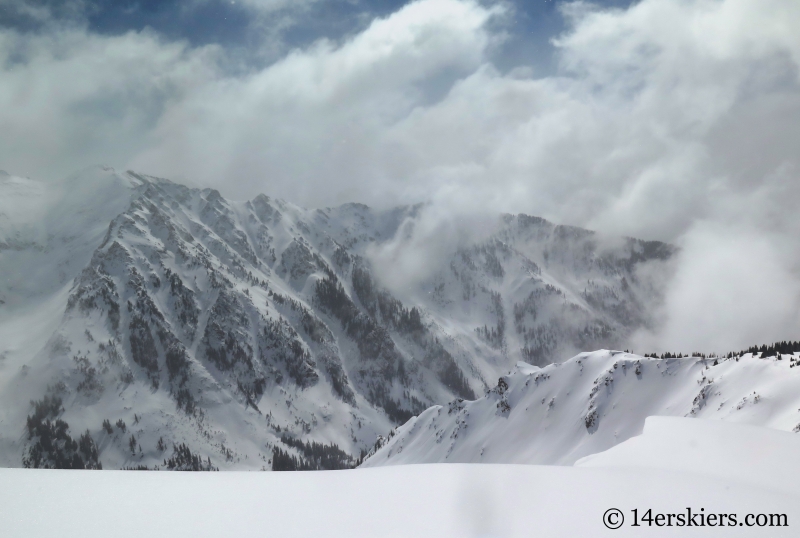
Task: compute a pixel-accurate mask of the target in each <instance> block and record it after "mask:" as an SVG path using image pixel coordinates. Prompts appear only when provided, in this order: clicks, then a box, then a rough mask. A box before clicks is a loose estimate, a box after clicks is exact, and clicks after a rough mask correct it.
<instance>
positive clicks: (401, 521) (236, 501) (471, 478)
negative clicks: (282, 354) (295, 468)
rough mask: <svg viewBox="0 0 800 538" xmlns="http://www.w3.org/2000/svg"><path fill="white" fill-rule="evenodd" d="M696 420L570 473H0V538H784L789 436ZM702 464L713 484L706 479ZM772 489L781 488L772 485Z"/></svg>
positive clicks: (793, 493)
mask: <svg viewBox="0 0 800 538" xmlns="http://www.w3.org/2000/svg"><path fill="white" fill-rule="evenodd" d="M687 422H689V424H687ZM699 424H701V421H689V420H687V419H679V420H664V419H660V420H659V419H656V420H655V421H648V425H647V427H646V428H645V432H644V435H643V436H642V437H641V438H637V439H632V440H630V441H628V442H626V443H623V444H622V445H620V446H619V447H617V448H616V449H614V450H611V451H609V452H607V453H604V454H599V455H597V456H596V457H595V458H593V459H592V460H587V462H586V463H584V462H582V465H580V466H576V467H563V466H536V465H436V464H434V465H410V466H405V467H386V468H378V469H356V470H349V471H330V472H313V473H124V472H114V471H111V472H104V473H93V472H90V471H40V470H21V469H0V482H1V483H2V484H3V486H4V487H3V488H0V506H3V510H0V528H2V529H3V535H4V536H8V537H10V538H17V537H23V536H24V537H26V538H36V537H45V536H54V535H58V536H65V537H73V536H74V537H78V536H80V537H86V536H91V537H94V536H106V535H108V534H109V532H111V533H113V535H114V536H119V537H139V536H173V537H183V536H186V537H192V538H198V537H206V536H207V537H216V536H245V535H250V534H253V532H256V533H259V532H261V533H267V534H270V535H273V534H274V535H280V536H289V537H317V536H325V537H331V538H336V537H348V538H349V537H353V536H386V537H411V536H413V537H422V538H424V537H431V538H434V537H435V538H447V537H459V538H463V537H481V536H504V537H516V536H519V537H523V536H525V537H527V536H547V537H570V538H572V537H576V536H581V537H582V536H602V535H604V534H606V533H609V535H611V534H613V535H614V536H698V537H700V536H702V537H707V536H720V537H721V536H724V537H729V536H776V537H781V536H795V535H796V534H797V530H796V528H795V527H796V526H797V524H798V521H800V519H798V518H800V509H798V506H800V503H798V501H800V492H798V489H797V486H796V485H794V484H797V483H800V481H799V480H798V478H800V464H798V460H797V457H796V456H797V453H798V450H800V446H798V442H800V439H798V438H796V437H793V436H790V435H788V434H783V435H781V434H780V432H773V431H770V430H767V429H765V428H752V427H744V426H741V425H736V424H726V425H721V426H720V427H717V425H716V424H708V422H707V421H703V422H702V427H697V426H698V425H699ZM722 426H725V427H722ZM776 433H777V435H776ZM719 435H722V436H723V438H724V440H725V441H726V442H727V443H729V445H730V447H733V448H730V449H729V450H727V451H726V452H728V455H727V457H725V458H722V459H720V458H719V454H720V451H719V449H720V448H721V447H719V446H718V445H717V444H715V443H717V439H718V436H719ZM662 443H666V444H662ZM685 446H689V447H693V448H692V449H691V450H690V451H684V453H683V454H682V455H681V457H680V459H679V460H676V459H675V458H672V457H671V454H670V451H671V450H672V449H679V450H680V447H685ZM736 447H739V448H738V449H737V448H736ZM756 447H758V448H760V449H761V450H762V451H763V452H764V453H765V454H767V453H768V454H769V455H770V456H769V457H771V458H772V459H774V460H775V461H779V462H781V464H780V466H774V465H773V466H766V467H761V468H760V469H759V472H758V473H757V474H753V475H752V477H751V476H745V475H747V473H748V471H747V469H746V468H747V466H748V465H750V464H753V463H754V462H755V463H756V464H757V463H758V461H763V458H762V459H761V460H759V459H758V457H757V456H755V455H754V453H753V451H754V450H755V448H756ZM754 457H756V459H753V458H754ZM589 461H590V462H591V466H590V465H589V463H588V462H589ZM644 463H646V465H644ZM709 465H712V466H714V467H715V473H716V474H714V475H709V473H708V472H706V469H707V466H709ZM695 471H698V472H695ZM717 471H719V472H718V473H717ZM751 478H752V479H753V480H751ZM782 483H785V484H787V488H786V489H780V488H775V487H774V485H776V484H782ZM792 483H794V484H792ZM610 508H617V509H620V510H622V512H623V515H624V516H625V523H624V524H623V526H622V527H621V528H620V529H618V530H614V531H608V530H607V529H606V528H605V527H604V526H603V514H604V513H605V512H606V510H608V509H610ZM648 508H649V509H652V510H653V512H654V515H655V514H657V513H665V514H668V513H673V514H677V513H681V514H686V513H687V508H691V509H692V511H693V513H699V512H701V511H702V512H703V513H704V514H709V513H715V514H717V513H724V514H734V515H735V516H736V518H737V523H738V522H743V521H744V520H745V517H746V516H747V515H748V514H786V516H787V522H788V524H789V526H788V527H769V528H752V527H746V526H738V524H737V525H735V526H725V527H710V526H703V527H694V526H693V527H675V526H673V527H671V528H667V527H656V526H655V525H654V526H653V527H648V526H646V525H642V526H639V527H632V526H631V524H632V522H633V521H632V517H633V516H632V513H631V510H633V509H638V510H639V511H640V515H641V514H642V513H643V512H644V511H645V510H647V509H648ZM673 521H674V522H677V520H676V519H674V520H673ZM697 521H698V520H697V519H695V522H697ZM729 521H730V520H729V519H726V523H728V522H729ZM762 521H763V519H762ZM640 525H641V524H640Z"/></svg>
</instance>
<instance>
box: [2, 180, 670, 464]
mask: <svg viewBox="0 0 800 538" xmlns="http://www.w3.org/2000/svg"><path fill="white" fill-rule="evenodd" d="M84 175H86V176H88V177H90V178H91V182H90V183H91V185H95V184H97V183H98V182H99V183H100V184H102V185H106V186H107V185H116V186H118V187H115V188H116V189H117V190H118V191H119V192H118V193H117V194H116V195H115V196H116V197H113V201H114V203H110V202H109V203H107V204H106V206H104V208H103V209H102V211H101V209H100V208H97V207H93V206H92V205H91V204H90V203H88V202H87V203H86V205H87V209H86V210H85V212H84V217H83V219H84V220H85V221H86V222H87V223H91V226H89V224H86V225H85V226H84V227H85V229H86V230H87V233H86V239H85V240H84V242H91V241H92V239H91V238H92V237H95V236H96V239H95V241H96V242H97V243H96V246H93V247H92V248H94V251H93V252H91V253H90V256H91V259H88V260H87V259H84V258H81V256H85V257H87V258H88V255H89V254H87V253H84V251H86V248H85V247H82V250H81V249H78V250H66V251H60V250H57V249H56V250H54V252H56V253H58V255H59V256H62V257H64V258H65V259H67V260H68V261H69V263H67V264H65V265H64V267H66V268H67V269H69V268H71V267H74V268H73V269H71V270H72V271H73V273H76V274H72V275H71V276H70V275H69V274H68V273H69V271H68V270H67V273H66V274H67V276H69V278H66V279H64V278H62V280H65V282H64V284H63V285H61V286H60V287H59V285H57V284H55V283H52V282H48V283H47V285H48V286H51V287H52V292H51V294H50V295H49V296H48V297H50V299H48V301H49V302H47V301H44V299H42V300H41V301H39V302H40V303H41V304H44V302H47V304H48V305H49V306H48V308H50V309H51V310H53V309H58V311H59V312H61V313H63V317H61V319H60V321H59V322H58V323H57V324H56V325H55V326H54V327H43V328H41V329H40V330H41V331H42V333H41V335H42V336H43V337H44V338H46V339H47V344H46V345H45V346H44V348H42V349H41V351H39V352H38V354H36V356H35V357H33V358H30V359H27V358H26V359H24V360H23V359H22V358H20V359H18V360H17V361H16V362H14V361H11V362H14V364H9V365H7V366H8V367H6V368H4V371H3V372H2V375H3V376H4V377H3V387H4V388H3V393H2V394H0V399H2V403H3V404H4V405H5V406H6V409H7V411H6V412H5V414H3V415H2V416H1V418H0V420H2V421H1V422H0V458H2V460H1V461H0V463H3V464H5V465H12V466H18V465H21V464H22V463H23V462H26V464H28V465H31V466H58V465H59V464H58V463H57V462H62V461H66V460H64V458H68V459H69V461H70V462H71V463H70V464H71V465H73V466H80V465H81V464H82V465H84V466H86V467H89V466H94V467H97V466H100V465H101V464H102V466H103V468H125V467H128V468H131V467H133V468H137V467H148V468H154V467H158V468H165V469H167V468H199V469H211V468H223V469H227V468H242V469H261V468H265V469H270V468H272V467H273V466H274V461H278V460H279V461H280V462H281V468H291V467H292V465H295V466H296V467H297V468H318V467H320V466H321V465H323V463H321V462H325V463H324V466H326V468H327V467H336V466H349V465H351V464H352V463H353V461H355V458H356V457H357V456H358V455H359V453H360V452H361V451H362V450H364V449H365V448H367V447H369V446H372V444H373V443H374V441H375V439H376V437H377V436H378V434H380V433H386V432H388V431H389V430H390V429H391V428H392V427H393V426H395V425H397V424H401V423H403V422H405V421H406V420H408V419H409V418H410V417H412V416H414V415H417V414H419V413H420V412H422V411H423V410H425V409H426V408H427V407H429V406H431V405H434V404H437V403H443V402H447V401H450V400H453V399H455V398H461V399H464V400H470V399H474V398H475V397H476V396H477V395H479V394H482V393H483V391H484V390H485V389H486V388H487V387H488V386H489V382H490V380H494V379H497V376H498V375H499V373H500V372H502V371H506V370H507V369H508V367H509V366H510V365H512V364H514V363H515V362H516V361H517V360H520V359H524V360H527V361H529V362H532V363H535V364H539V365H545V364H548V363H550V362H553V361H554V360H556V359H558V358H559V357H563V356H569V353H571V352H573V351H575V350H579V349H586V348H596V347H601V346H603V345H612V344H614V343H617V342H621V341H623V340H624V339H625V338H626V337H627V336H628V335H629V333H630V332H631V331H633V330H636V329H638V328H641V327H642V326H644V325H646V324H647V323H649V321H650V320H649V318H648V316H647V312H648V311H649V307H650V306H651V304H652V301H653V300H654V298H656V299H657V297H658V290H657V289H654V288H649V287H648V285H647V283H646V282H644V281H643V280H642V279H641V278H639V274H638V268H639V267H640V266H642V265H643V264H646V263H650V262H654V263H661V262H664V261H667V260H668V259H669V258H670V256H671V255H672V254H673V250H674V249H673V248H672V247H670V246H669V245H665V244H662V243H656V242H643V241H638V240H635V239H621V240H617V241H616V242H614V243H613V244H609V243H608V242H607V241H606V240H604V239H602V238H599V237H598V236H596V235H595V234H593V233H592V232H589V231H586V230H581V229H578V228H571V227H566V226H556V225H553V224H550V223H549V222H547V221H544V220H542V219H538V218H535V217H528V216H525V215H517V216H505V217H503V219H502V222H501V224H500V226H499V228H498V231H497V232H496V233H495V234H494V235H493V236H492V237H490V238H489V239H488V240H486V241H484V242H482V243H480V244H474V245H472V246H470V247H468V248H463V249H461V250H459V251H458V252H456V253H455V254H454V255H453V256H451V257H450V258H449V259H448V260H447V264H446V265H445V266H443V267H441V268H436V270H434V271H432V272H431V274H433V275H434V276H433V277H431V278H429V279H427V280H425V281H423V282H420V283H418V284H416V285H415V286H416V287H415V288H414V289H412V290H409V292H408V293H407V294H405V295H404V296H397V295H396V294H393V293H392V292H390V291H389V290H388V289H387V288H386V287H385V286H383V285H382V284H381V275H378V274H375V270H374V268H373V265H372V264H371V263H370V258H369V256H368V253H369V249H370V248H372V247H374V246H375V245H380V244H382V243H384V242H386V241H390V240H392V239H393V238H395V236H396V235H397V234H398V233H400V229H401V227H402V226H403V225H404V224H405V223H408V222H412V223H413V222H414V220H415V219H417V218H418V215H419V212H420V211H421V210H422V208H421V207H419V206H415V207H401V208H396V209H393V210H389V211H374V210H371V209H370V208H368V207H366V206H363V205H358V204H346V205H344V206H340V207H336V208H325V209H320V210H307V209H303V208H300V207H297V206H294V205H292V204H289V203H287V202H284V201H281V200H273V199H271V198H269V197H267V196H264V195H260V196H258V197H256V198H255V199H253V200H251V201H248V202H231V201H228V200H225V199H224V198H223V197H222V196H221V195H220V193H219V192H217V191H215V190H210V189H205V190H199V189H190V188H187V187H184V186H181V185H178V184H175V183H172V182H169V181H167V180H163V179H158V178H153V177H148V176H143V175H140V174H136V173H133V172H127V173H124V174H121V173H116V172H114V171H112V170H107V169H93V170H91V171H88V172H86V173H84ZM72 181H73V182H74V183H75V184H76V185H77V188H76V189H74V190H75V191H76V192H79V193H80V192H84V193H91V192H92V187H91V185H89V187H85V188H83V189H82V188H80V187H81V181H89V180H82V179H81V177H80V176H77V177H76V178H74V179H73V180H72ZM120 186H121V187H120ZM114 192H116V191H114ZM109 196H110V195H109ZM114 204H117V205H119V206H121V209H120V211H119V212H117V213H115V214H114V216H113V218H108V220H110V223H109V222H108V220H107V221H106V225H105V226H106V230H107V231H106V232H105V236H104V237H102V238H101V237H99V236H97V232H96V230H97V229H98V228H97V226H98V224H97V223H98V222H99V221H101V220H102V219H103V218H104V216H105V215H106V214H107V213H108V212H109V211H111V210H112V209H113V208H114V207H117V206H115V205H114ZM92 211H94V213H92ZM86 215H88V216H86ZM69 218H70V217H69V214H64V215H63V216H62V219H64V220H67V221H68V220H69ZM74 226H75V224H74V223H73V227H74ZM92 230H95V231H94V232H92V233H94V234H95V235H92V234H91V233H89V231H92ZM75 233H76V234H79V233H80V230H76V231H75ZM73 235H74V234H73ZM7 236H8V234H6V240H4V243H2V244H1V245H0V249H6V250H9V249H11V247H9V246H8V245H11V244H12V243H10V242H9V240H8V237H7ZM82 244H83V243H81V245H82ZM13 245H17V246H16V247H14V249H15V250H14V256H16V257H14V258H9V257H6V258H3V257H2V256H4V255H5V254H4V252H3V251H0V265H2V266H3V268H4V269H7V268H11V266H13V265H14V263H16V261H15V260H17V258H18V257H19V254H18V253H19V250H20V249H24V248H27V247H25V245H24V244H23V242H20V241H18V242H17V243H13ZM37 245H38V246H37ZM39 247H41V245H39V244H34V246H32V247H31V248H32V249H34V250H35V251H36V253H37V254H36V255H37V256H39V258H37V259H40V260H42V261H44V262H46V260H47V259H48V258H47V255H48V251H47V249H46V248H44V247H43V248H39ZM36 249H38V250H36ZM79 254H80V255H79ZM78 263H80V264H82V268H81V269H78V268H77V265H78ZM34 277H35V275H34ZM73 277H74V280H72V281H70V278H73ZM28 285H29V287H35V286H33V283H30V282H29V283H28ZM17 290H18V288H17ZM13 293H15V292H14V290H13V289H12V290H6V295H9V294H12V295H13ZM14 300H15V301H16V302H17V303H24V301H25V294H24V293H17V295H15V296H14ZM30 301H33V299H30ZM37 301H38V299H37ZM59 301H61V302H59ZM37 304H39V303H37ZM53 311H55V310H53ZM8 326H10V325H8ZM0 331H2V325H0ZM0 346H2V344H0ZM39 347H41V346H39ZM3 351H4V350H3V349H2V348H0V353H3ZM0 366H2V363H0ZM29 402H33V404H29ZM54 402H58V403H57V404H56V403H54ZM498 409H499V408H498ZM503 412H506V413H507V412H508V410H505V411H503ZM26 417H27V418H28V427H25V420H26ZM31 417H33V418H34V419H35V420H34V422H35V424H33V425H31ZM48 421H49V422H48ZM53 421H58V424H59V425H58V426H56V422H53ZM50 423H52V424H51V425H50V426H48V425H47V424H50ZM47 428H51V429H53V428H56V429H57V428H61V430H63V431H62V433H63V435H61V436H60V437H59V436H58V435H56V434H55V433H54V434H52V435H49V434H48V435H49V437H47V438H48V439H50V438H52V439H59V441H57V442H55V441H54V442H49V441H48V442H46V443H45V442H43V441H42V435H41V433H40V432H42V431H45V430H47ZM61 430H59V431H61ZM47 431H50V430H47ZM53 431H55V430H53ZM73 438H75V439H80V442H79V443H78V444H79V445H80V446H77V445H76V446H77V448H75V447H73V446H72V445H73V444H75V443H77V441H74V440H73ZM43 443H44V444H43ZM48 443H49V444H48ZM45 445H46V446H45ZM292 458H294V462H295V463H294V464H293V463H291V461H292ZM80 462H82V463H80Z"/></svg>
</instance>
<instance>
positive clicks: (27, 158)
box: [0, 0, 800, 350]
mask: <svg viewBox="0 0 800 538" xmlns="http://www.w3.org/2000/svg"><path fill="white" fill-rule="evenodd" d="M798 28H800V2H796V1H795V0H640V1H635V2H630V1H605V2H595V3H588V2H583V1H560V0H556V1H539V0H528V1H519V2H512V1H504V0H481V1H478V0H415V1H412V2H403V1H397V0H375V1H367V0H293V1H289V0H235V1H230V0H228V1H218V0H184V1H181V2H177V1H155V0H153V1H140V2H135V1H112V0H102V1H95V2H92V1H89V0H60V1H55V0H52V1H51V0H0V168H2V169H5V170H7V171H8V172H11V173H14V174H17V175H22V176H29V177H34V178H38V179H45V180H50V181H55V180H58V179H59V178H63V177H64V176H67V175H69V174H70V173H72V172H74V171H75V170H78V169H81V168H84V167H86V166H89V165H93V164H100V163H102V164H107V165H110V166H113V167H115V168H118V169H122V170H125V169H135V170H138V171H141V172H144V173H149V174H153V175H157V176H162V177H169V178H172V179H175V180H177V181H182V182H186V183H189V184H192V185H197V186H203V187H206V186H209V187H215V188H218V189H219V190H220V191H221V192H222V193H223V194H224V195H226V196H228V197H230V198H233V199H247V198H251V197H253V196H255V195H256V194H257V193H261V192H264V193H266V194H269V195H272V196H277V197H281V198H284V199H287V200H290V201H292V202H296V203H299V204H301V205H305V206H309V207H320V206H330V205H335V204H339V203H344V202H350V201H358V202H363V203H367V204H370V205H374V206H378V207H386V206H389V205H393V204H398V203H417V202H421V201H424V202H428V203H429V208H430V209H429V211H428V221H429V222H428V223H427V225H425V226H420V227H419V230H420V231H419V234H429V235H437V234H441V233H442V231H443V230H445V231H446V230H449V229H452V228H453V222H457V223H459V224H458V226H459V227H463V228H465V229H469V228H470V223H473V224H472V226H474V227H480V226H481V225H482V224H481V223H483V222H485V218H486V215H488V214H496V213H499V212H511V213H518V212H522V213H527V214H533V215H538V216H542V217H545V218H548V219H550V220H553V221H555V222H559V223H566V224H573V225H578V226H584V227H588V228H591V229H595V230H599V231H601V232H604V233H607V234H621V235H628V236H635V237H641V238H644V239H658V240H663V241H669V242H672V243H675V244H677V245H679V246H680V247H681V255H680V260H679V263H678V264H677V265H676V267H675V269H674V272H673V273H671V274H670V275H669V276H668V277H667V276H664V277H663V278H665V279H666V278H669V282H670V285H669V292H668V293H667V296H666V299H665V301H664V304H663V305H662V306H661V310H662V311H661V312H660V319H661V320H662V323H660V324H659V326H658V327H656V328H653V330H650V331H645V332H643V333H642V334H639V335H637V337H636V343H637V344H638V345H640V346H645V347H647V346H649V347H651V348H652V347H662V348H671V349H675V348H680V349H683V350H686V349H725V350H728V349H732V348H736V347H737V346H748V345H751V344H752V343H755V342H766V341H770V340H775V339H786V338H793V339H798V338H800V334H798V333H799V332H800V330H799V329H800V321H799V320H800V316H799V315H800V309H799V308H798V306H799V305H800V301H799V298H800V278H799V276H798V275H799V274H800V248H799V245H798V241H797V239H796V238H797V237H800V219H798V216H797V207H798V205H799V203H800V162H798V161H800V157H798V155H800V152H798V148H799V147H800V32H798V31H797V29H798ZM424 239H425V238H424V237H423V238H419V237H418V238H416V239H415V240H414V241H412V242H411V243H409V245H407V248H408V249H409V255H410V256H411V255H413V256H417V257H419V258H421V259H424V258H425V256H426V255H427V254H428V253H426V251H425V250H424V248H423V247H418V246H419V245H426V244H431V242H430V241H425V240H424Z"/></svg>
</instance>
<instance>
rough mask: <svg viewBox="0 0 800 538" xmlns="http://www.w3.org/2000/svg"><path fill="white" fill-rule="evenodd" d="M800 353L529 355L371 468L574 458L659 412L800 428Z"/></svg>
mask: <svg viewBox="0 0 800 538" xmlns="http://www.w3.org/2000/svg"><path fill="white" fill-rule="evenodd" d="M799 357H800V353H794V354H791V355H789V354H784V355H781V354H776V355H774V356H772V357H764V358H762V357H761V354H753V353H745V354H740V355H733V354H731V356H730V357H725V358H703V357H685V358H670V359H660V358H654V357H652V358H651V357H640V356H637V355H633V354H629V353H624V352H620V351H607V350H603V351H597V352H594V353H581V354H579V355H577V356H575V357H573V358H571V359H570V360H568V361H566V362H564V363H561V364H551V365H548V366H545V367H544V368H538V367H535V366H531V365H529V364H525V363H519V364H518V365H517V366H516V368H515V369H514V371H513V372H512V373H510V374H508V375H505V376H502V377H500V379H499V380H498V383H497V385H496V386H495V387H494V388H492V389H491V390H489V391H487V393H486V395H485V396H484V397H483V398H480V399H478V400H475V401H471V402H470V401H464V400H454V401H452V402H450V403H449V404H447V405H437V406H434V407H431V408H430V409H428V410H426V411H425V412H424V413H422V414H421V415H419V416H418V417H415V418H413V419H411V420H410V421H408V422H407V423H406V424H404V425H403V426H402V427H400V428H398V429H397V430H396V431H395V432H392V434H391V437H390V438H388V439H380V440H379V442H378V443H377V444H376V447H375V449H374V450H373V453H371V454H370V455H369V457H368V458H367V459H366V461H365V462H364V463H363V464H362V466H363V467H375V466H383V465H395V464H408V463H444V462H452V463H528V464H558V465H571V464H573V463H575V462H576V461H577V460H578V459H580V458H583V457H585V456H588V455H590V454H595V453H598V452H601V451H604V450H607V449H609V448H611V447H613V446H615V445H617V444H618V443H621V442H622V441H625V440H627V439H630V438H631V437H633V436H636V435H639V434H640V433H641V432H642V428H643V426H644V424H645V419H646V418H647V417H651V416H659V415H664V416H675V417H692V418H704V419H713V420H722V421H730V422H741V423H747V424H753V425H758V426H767V427H770V428H775V429H779V430H786V431H794V432H797V431H800V368H795V367H796V366H797V365H798V364H800V358H799Z"/></svg>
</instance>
